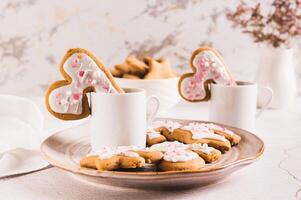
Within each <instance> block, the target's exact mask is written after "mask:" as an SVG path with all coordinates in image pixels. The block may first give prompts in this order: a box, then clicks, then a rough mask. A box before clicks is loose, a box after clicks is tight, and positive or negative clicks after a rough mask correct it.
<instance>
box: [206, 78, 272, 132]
mask: <svg viewBox="0 0 301 200" xmlns="http://www.w3.org/2000/svg"><path fill="white" fill-rule="evenodd" d="M258 88H259V89H260V90H266V92H267V94H268V96H269V98H267V100H266V102H265V104H264V105H263V106H262V107H261V109H260V110H258V111H257V112H256V107H257V106H256V104H257V93H258V91H257V90H258ZM210 91H211V99H210V111H209V119H210V121H213V122H218V123H222V124H226V125H230V126H235V127H238V128H242V129H245V130H249V131H253V130H254V129H255V119H256V118H257V117H259V116H260V114H261V113H262V112H263V111H264V110H265V109H266V108H267V107H268V105H269V104H270V103H271V101H272V99H273V92H272V90H271V89H270V88H268V87H258V86H257V84H255V83H251V82H243V81H238V82H237V85H236V86H228V85H219V84H211V85H210Z"/></svg>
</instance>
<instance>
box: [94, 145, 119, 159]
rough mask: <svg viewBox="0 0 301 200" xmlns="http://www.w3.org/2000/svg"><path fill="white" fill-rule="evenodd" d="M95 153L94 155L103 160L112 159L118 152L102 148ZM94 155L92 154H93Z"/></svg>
mask: <svg viewBox="0 0 301 200" xmlns="http://www.w3.org/2000/svg"><path fill="white" fill-rule="evenodd" d="M93 153H94V155H98V156H99V157H100V158H101V159H103V160H106V159H110V158H112V157H113V156H115V155H116V151H115V150H114V149H112V148H110V147H102V148H100V149H99V150H97V151H96V152H93ZM93 153H90V154H93Z"/></svg>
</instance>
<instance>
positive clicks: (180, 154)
mask: <svg viewBox="0 0 301 200" xmlns="http://www.w3.org/2000/svg"><path fill="white" fill-rule="evenodd" d="M197 157H199V156H198V154H197V153H194V152H192V151H187V150H183V149H174V150H171V151H167V152H165V153H164V156H163V159H164V160H166V161H169V162H185V161H189V160H193V159H196V158H197Z"/></svg>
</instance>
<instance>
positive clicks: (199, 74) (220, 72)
mask: <svg viewBox="0 0 301 200" xmlns="http://www.w3.org/2000/svg"><path fill="white" fill-rule="evenodd" d="M190 66H191V68H192V70H193V72H192V73H186V74H183V75H182V76H181V78H180V80H179V84H178V88H179V94H180V95H181V97H182V98H183V99H185V100H187V101H190V102H199V101H208V100H209V99H210V89H209V84H210V83H216V84H223V85H236V82H235V81H234V79H233V78H232V75H231V74H230V72H229V70H228V68H227V67H226V65H225V64H224V62H223V59H222V57H221V56H220V55H219V53H218V52H217V51H215V50H214V49H212V48H209V47H202V48H199V49H197V50H195V51H194V52H193V53H192V56H191V58H190Z"/></svg>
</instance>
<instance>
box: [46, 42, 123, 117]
mask: <svg viewBox="0 0 301 200" xmlns="http://www.w3.org/2000/svg"><path fill="white" fill-rule="evenodd" d="M60 72H61V74H62V75H63V77H64V79H65V80H59V81H56V82H54V83H53V84H52V85H50V87H49V88H48V90H47V92H46V97H45V98H46V99H45V100H46V107H47V109H48V111H49V112H50V113H51V114H53V115H54V116H55V117H57V118H59V119H63V120H76V119H82V118H84V117H87V116H89V115H90V113H91V110H90V107H89V102H88V98H87V96H86V93H89V92H105V93H122V92H123V90H122V89H121V88H120V87H119V86H118V85H117V83H116V82H115V81H114V78H113V76H112V75H111V73H110V71H109V70H108V69H106V68H105V67H104V65H103V64H102V62H101V61H100V60H99V59H97V58H96V57H95V56H94V55H93V54H92V53H91V52H89V51H87V50H85V49H81V48H74V49H70V50H68V51H67V53H66V54H65V56H64V57H63V59H62V61H61V64H60Z"/></svg>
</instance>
